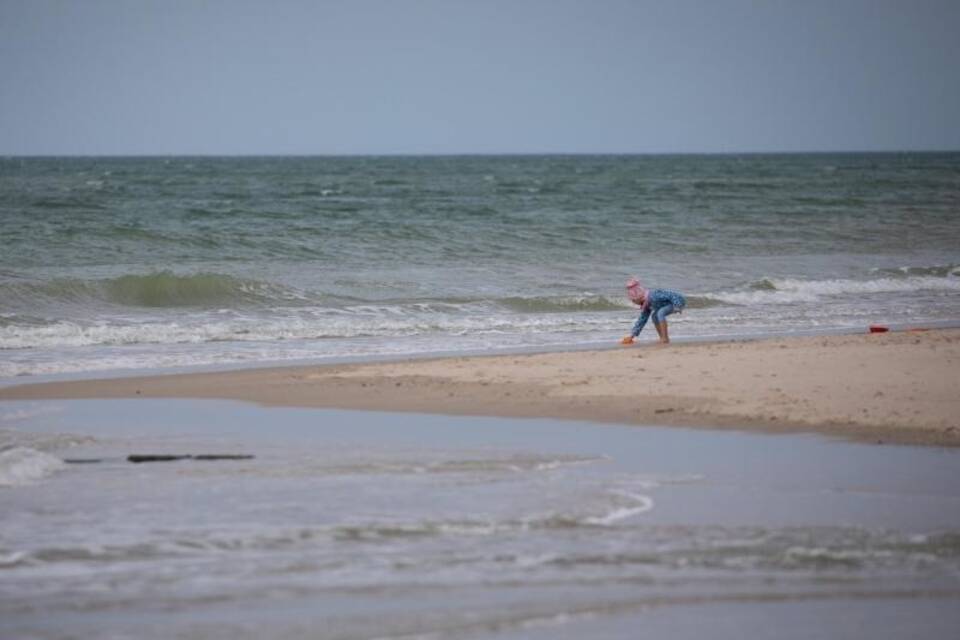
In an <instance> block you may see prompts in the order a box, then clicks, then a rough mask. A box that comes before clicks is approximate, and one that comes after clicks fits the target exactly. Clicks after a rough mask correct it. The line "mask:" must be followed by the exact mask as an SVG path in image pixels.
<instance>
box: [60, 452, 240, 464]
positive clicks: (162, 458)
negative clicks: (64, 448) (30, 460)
mask: <svg viewBox="0 0 960 640" xmlns="http://www.w3.org/2000/svg"><path fill="white" fill-rule="evenodd" d="M253 458H254V456H252V455H250V454H245V453H202V454H200V455H191V454H189V453H185V454H168V453H156V454H154V453H150V454H146V453H131V454H130V455H128V456H127V462H133V463H135V464H139V463H141V462H174V461H176V460H252V459H253ZM64 462H65V463H66V464H98V463H100V462H106V459H105V458H65V459H64Z"/></svg>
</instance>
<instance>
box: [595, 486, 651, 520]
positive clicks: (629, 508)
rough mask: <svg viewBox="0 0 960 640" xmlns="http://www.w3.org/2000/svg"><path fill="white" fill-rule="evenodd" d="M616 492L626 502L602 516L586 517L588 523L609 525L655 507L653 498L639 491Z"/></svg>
mask: <svg viewBox="0 0 960 640" xmlns="http://www.w3.org/2000/svg"><path fill="white" fill-rule="evenodd" d="M615 494H616V495H617V496H619V497H621V498H623V499H625V502H626V504H623V502H624V501H623V500H621V501H620V502H621V504H618V505H617V506H615V507H614V508H613V509H611V510H610V511H609V512H607V513H605V514H603V515H601V516H591V517H589V518H584V520H583V522H585V523H586V524H593V525H601V526H608V525H611V524H613V523H615V522H619V521H620V520H624V519H626V518H629V517H631V516H635V515H638V514H641V513H644V512H646V511H650V510H651V509H653V498H651V497H650V496H645V495H642V494H639V493H630V492H627V491H617V492H615Z"/></svg>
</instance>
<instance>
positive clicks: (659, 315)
mask: <svg viewBox="0 0 960 640" xmlns="http://www.w3.org/2000/svg"><path fill="white" fill-rule="evenodd" d="M676 310H677V308H676V307H674V306H673V305H672V304H667V305H664V306H662V307H660V308H659V309H657V310H656V311H654V312H653V313H652V314H651V315H652V316H653V318H652V320H653V324H660V323H661V322H663V321H664V320H666V319H667V316H668V315H670V314H671V313H673V312H674V311H676Z"/></svg>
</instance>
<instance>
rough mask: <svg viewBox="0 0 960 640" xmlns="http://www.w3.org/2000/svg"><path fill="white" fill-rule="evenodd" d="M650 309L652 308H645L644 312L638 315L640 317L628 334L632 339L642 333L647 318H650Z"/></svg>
mask: <svg viewBox="0 0 960 640" xmlns="http://www.w3.org/2000/svg"><path fill="white" fill-rule="evenodd" d="M652 309H653V307H652V306H649V307H647V308H646V309H645V310H644V312H643V313H641V314H640V317H639V318H637V321H636V322H634V323H633V331H631V332H630V335H632V336H633V337H634V338H636V337H637V336H638V335H640V332H641V331H643V327H644V325H646V324H647V318H649V317H650V312H651V310H652Z"/></svg>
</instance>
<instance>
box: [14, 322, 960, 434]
mask: <svg viewBox="0 0 960 640" xmlns="http://www.w3.org/2000/svg"><path fill="white" fill-rule="evenodd" d="M128 397H129V398H134V397H152V398H156V397H176V398H224V399H234V400H246V401H253V402H259V403H263V404H268V405H287V406H304V407H330V408H344V409H367V410H385V411H416V412H424V413H444V414H461V415H463V414H470V415H500V416H528V417H559V418H575V419H584V420H595V421H604V422H619V423H631V424H655V425H684V426H700V427H726V428H754V429H763V430H773V431H780V430H790V431H797V430H800V431H817V432H821V433H827V434H834V435H838V436H843V437H852V438H857V439H862V440H869V441H881V442H899V443H914V444H936V445H960V330H958V329H949V330H937V331H924V332H896V333H885V334H873V335H869V334H863V335H840V336H825V337H803V338H774V339H762V340H750V341H725V342H701V343H687V344H676V343H674V344H672V345H669V346H666V347H661V346H659V345H654V344H646V343H645V344H639V345H634V346H630V347H618V348H611V349H605V350H599V351H573V352H561V353H542V354H529V355H527V354H525V355H496V356H476V357H450V358H437V359H424V360H410V361H402V362H386V363H373V364H367V363H364V364H351V365H329V366H307V367H287V368H273V369H247V370H240V371H229V372H212V373H190V374H175V375H156V376H147V377H135V378H120V379H112V380H79V381H69V382H53V383H45V384H33V385H22V386H16V387H8V388H5V389H0V399H39V398H128Z"/></svg>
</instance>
